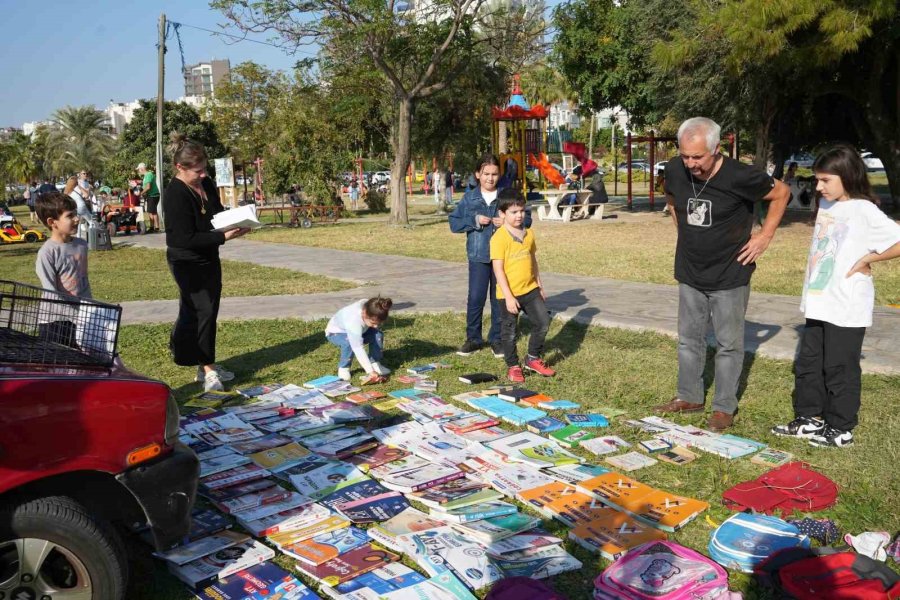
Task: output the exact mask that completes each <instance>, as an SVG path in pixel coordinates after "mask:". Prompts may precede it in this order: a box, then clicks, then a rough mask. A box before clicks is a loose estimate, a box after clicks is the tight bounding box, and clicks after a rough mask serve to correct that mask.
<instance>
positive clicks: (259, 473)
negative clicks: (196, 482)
mask: <svg viewBox="0 0 900 600" xmlns="http://www.w3.org/2000/svg"><path fill="white" fill-rule="evenodd" d="M271 474H272V473H271V472H270V471H269V470H268V469H264V468H262V467H260V466H259V465H256V464H253V463H248V464H246V465H241V466H240V467H234V468H233V469H228V470H227V471H222V472H220V473H216V474H214V475H209V476H208V477H204V478H203V479H201V480H200V485H201V486H202V487H203V488H204V489H206V490H217V489H219V488H223V487H228V486H231V485H235V484H238V483H245V482H248V481H253V480H255V479H262V478H264V477H268V476H269V475H271Z"/></svg>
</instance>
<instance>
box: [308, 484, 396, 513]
mask: <svg viewBox="0 0 900 600" xmlns="http://www.w3.org/2000/svg"><path fill="white" fill-rule="evenodd" d="M389 491H390V490H388V489H387V488H386V487H384V486H383V485H381V484H380V483H379V482H377V481H375V480H374V479H363V480H362V481H357V482H356V483H353V484H351V485H348V486H346V487H343V488H341V489H339V490H337V491H335V492H332V493H331V494H328V495H327V496H325V497H324V498H322V499H321V500H319V504H321V505H322V506H326V507H328V508H330V509H332V510H337V508H338V507H339V506H341V505H344V504H347V503H348V502H356V501H357V500H362V499H364V498H370V497H372V496H380V495H381V494H386V493H388V492H389Z"/></svg>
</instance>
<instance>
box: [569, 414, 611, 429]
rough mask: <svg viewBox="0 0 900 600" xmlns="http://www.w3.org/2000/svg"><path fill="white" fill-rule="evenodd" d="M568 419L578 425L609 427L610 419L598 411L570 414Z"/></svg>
mask: <svg viewBox="0 0 900 600" xmlns="http://www.w3.org/2000/svg"><path fill="white" fill-rule="evenodd" d="M566 421H568V423H569V424H570V425H576V426H578V427H609V420H608V419H607V418H606V417H604V416H603V415H599V414H596V413H583V414H568V415H566Z"/></svg>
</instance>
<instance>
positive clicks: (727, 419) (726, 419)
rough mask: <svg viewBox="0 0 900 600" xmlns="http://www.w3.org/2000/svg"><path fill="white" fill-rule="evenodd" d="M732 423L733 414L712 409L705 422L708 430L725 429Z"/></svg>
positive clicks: (717, 430)
mask: <svg viewBox="0 0 900 600" xmlns="http://www.w3.org/2000/svg"><path fill="white" fill-rule="evenodd" d="M732 423H734V415H729V414H728V413H724V412H719V411H713V414H711V415H710V416H709V422H708V423H707V424H706V426H707V428H708V429H709V430H710V431H715V432H719V431H725V430H726V429H728V428H729V427H731V425H732Z"/></svg>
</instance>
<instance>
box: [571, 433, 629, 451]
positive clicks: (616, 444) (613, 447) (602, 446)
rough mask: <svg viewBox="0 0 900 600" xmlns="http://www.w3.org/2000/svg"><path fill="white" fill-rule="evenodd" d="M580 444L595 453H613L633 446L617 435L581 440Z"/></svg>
mask: <svg viewBox="0 0 900 600" xmlns="http://www.w3.org/2000/svg"><path fill="white" fill-rule="evenodd" d="M580 446H581V447H582V448H584V449H585V450H587V451H588V452H593V453H594V454H599V455H603V454H612V453H613V452H621V451H622V450H625V449H627V448H631V444H629V443H628V442H626V441H625V440H623V439H622V438H620V437H618V436H615V435H604V436H601V437H596V438H592V439H589V440H585V441H583V442H581V444H580Z"/></svg>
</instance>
